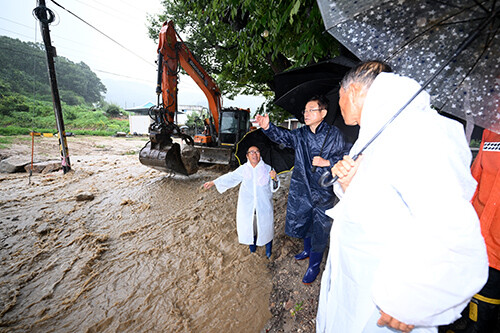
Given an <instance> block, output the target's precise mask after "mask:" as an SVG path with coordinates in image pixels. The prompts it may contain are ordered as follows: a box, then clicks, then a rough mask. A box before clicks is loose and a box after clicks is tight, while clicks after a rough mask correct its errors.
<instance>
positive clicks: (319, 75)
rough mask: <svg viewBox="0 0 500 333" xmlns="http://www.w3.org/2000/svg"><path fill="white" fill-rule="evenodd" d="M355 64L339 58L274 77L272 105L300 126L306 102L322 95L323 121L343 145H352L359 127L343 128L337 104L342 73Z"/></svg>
mask: <svg viewBox="0 0 500 333" xmlns="http://www.w3.org/2000/svg"><path fill="white" fill-rule="evenodd" d="M357 63H358V61H357V60H353V59H350V58H347V57H344V56H339V57H336V58H333V59H330V60H327V61H323V62H319V63H316V64H312V65H309V66H306V67H302V68H299V69H293V70H290V71H287V72H283V73H280V74H277V75H275V76H274V87H275V100H274V104H276V105H278V106H281V107H282V108H283V109H285V110H286V111H288V112H290V113H291V114H292V115H293V116H294V117H295V118H297V119H298V120H299V121H300V122H301V123H304V115H303V114H302V111H303V110H304V107H305V105H306V103H307V101H308V100H309V99H310V98H311V97H313V96H315V95H324V96H325V97H326V98H327V99H328V101H329V105H328V114H327V115H326V117H325V121H326V122H327V123H328V124H330V125H332V124H333V125H335V126H337V127H338V128H339V129H340V130H341V131H342V132H343V133H344V135H345V136H346V138H347V141H349V142H354V141H355V140H356V138H357V137H358V132H359V127H358V126H347V125H345V123H344V120H343V118H342V116H341V114H340V108H339V103H338V101H339V83H340V81H341V80H342V78H343V77H344V75H345V73H347V71H349V69H350V68H352V67H353V66H355V65H356V64H357Z"/></svg>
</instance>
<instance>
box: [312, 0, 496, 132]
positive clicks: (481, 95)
mask: <svg viewBox="0 0 500 333" xmlns="http://www.w3.org/2000/svg"><path fill="white" fill-rule="evenodd" d="M318 5H319V7H320V10H321V14H322V17H323V21H324V23H325V27H326V29H327V31H329V32H330V33H331V34H332V35H333V36H334V37H335V38H336V39H337V40H338V41H339V42H340V43H342V44H343V45H344V46H345V47H347V49H349V50H350V51H351V52H353V53H354V54H355V55H356V56H358V57H359V58H360V59H361V60H369V59H382V60H385V61H386V62H388V63H389V64H390V65H391V67H392V68H393V69H394V70H395V71H396V72H397V73H399V74H401V75H405V76H409V77H411V78H413V79H415V80H417V81H418V82H419V83H420V84H424V82H426V81H427V80H429V78H432V80H431V82H430V83H429V86H428V87H427V88H426V90H427V91H428V92H429V93H430V95H431V98H432V104H433V105H434V107H436V108H437V109H438V110H440V111H443V112H446V113H448V114H451V115H454V116H456V117H459V118H461V119H465V120H470V121H472V122H473V123H475V124H476V125H478V126H481V127H484V128H489V129H491V130H493V131H495V132H500V114H499V111H500V107H499V105H500V33H499V31H500V13H499V8H498V7H500V2H498V1H495V0H441V1H409V0H406V1H405V0H358V1H356V5H355V6H354V5H353V2H352V1H350V0H318ZM469 37H470V39H471V40H470V43H467V44H466V43H464V41H467V42H469V41H468V38H469ZM462 43H463V44H462ZM459 45H463V46H464V47H465V48H464V49H462V50H457V49H458V46H459ZM457 51H459V52H458V53H457ZM455 55H456V56H455ZM451 58H453V61H451V63H449V64H448V65H445V64H446V63H447V62H448V61H449V60H450V59H451ZM442 68H444V70H442V71H441V69H442ZM435 73H436V74H437V73H439V74H438V75H437V76H436V77H435V78H433V75H434V74H435Z"/></svg>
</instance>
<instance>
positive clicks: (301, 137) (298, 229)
mask: <svg viewBox="0 0 500 333" xmlns="http://www.w3.org/2000/svg"><path fill="white" fill-rule="evenodd" d="M263 132H264V133H265V134H266V135H267V136H268V137H269V138H270V139H271V140H272V141H274V142H277V143H280V144H284V145H285V146H286V147H289V148H293V149H295V166H294V168H293V173H292V179H291V181H290V191H289V193H288V204H287V211H286V224H285V233H286V234H287V235H289V236H291V237H298V238H305V237H311V243H312V251H313V252H322V251H323V250H324V249H325V247H326V244H327V242H328V236H329V234H330V228H331V226H332V221H331V218H330V217H328V216H327V215H326V214H325V211H326V210H327V209H330V208H332V207H333V203H334V198H335V196H334V194H333V186H329V187H326V188H325V187H321V186H320V185H319V184H318V181H319V178H320V177H321V175H322V174H323V173H324V172H325V171H328V172H330V169H331V168H332V166H333V165H334V164H335V163H337V162H338V161H339V160H341V159H342V158H343V157H344V155H345V154H347V153H348V151H347V149H348V148H347V146H346V143H345V140H344V136H343V135H342V133H341V132H340V130H339V129H338V128H337V127H335V126H332V125H329V124H327V123H326V122H324V121H323V122H322V123H321V124H319V126H318V127H317V128H316V133H313V132H312V131H311V130H310V129H309V126H302V127H300V128H298V129H296V130H293V131H288V130H285V129H284V128H281V127H277V126H275V125H274V124H272V123H269V128H268V129H267V130H264V131H263ZM327 136H328V138H327V139H326V142H325V138H326V137H327ZM323 143H325V146H324V148H323V151H322V153H321V154H320V151H321V147H322V146H323ZM314 156H321V157H323V158H324V159H327V160H329V161H330V167H317V168H316V172H315V173H313V172H312V171H311V169H312V160H313V157H314Z"/></svg>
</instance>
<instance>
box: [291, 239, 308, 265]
mask: <svg viewBox="0 0 500 333" xmlns="http://www.w3.org/2000/svg"><path fill="white" fill-rule="evenodd" d="M310 252H311V237H306V238H304V251H302V252H300V253H299V254H297V255H295V256H294V258H295V259H297V260H304V259H307V258H309V253H310Z"/></svg>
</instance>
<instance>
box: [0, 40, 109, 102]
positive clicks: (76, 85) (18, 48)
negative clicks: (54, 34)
mask: <svg viewBox="0 0 500 333" xmlns="http://www.w3.org/2000/svg"><path fill="white" fill-rule="evenodd" d="M55 64H56V65H55V66H56V76H57V83H58V87H59V94H60V96H61V100H62V101H64V102H65V103H66V104H68V105H79V104H84V103H87V104H90V103H97V102H99V101H101V99H102V95H103V94H104V93H106V87H105V86H104V84H103V83H102V82H101V80H100V79H99V78H98V77H97V75H96V74H95V73H94V72H92V70H91V69H90V68H89V66H87V65H86V64H85V63H84V62H80V63H78V64H76V63H74V62H72V61H70V60H68V59H67V58H65V57H56V58H55ZM11 94H21V95H24V96H31V98H33V95H37V96H39V97H38V98H39V99H41V100H48V101H50V100H51V98H52V97H51V91H50V84H49V78H48V73H47V57H46V54H45V48H44V46H43V44H40V43H32V42H23V41H20V40H19V39H13V38H10V37H6V36H0V95H1V96H5V95H11Z"/></svg>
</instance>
